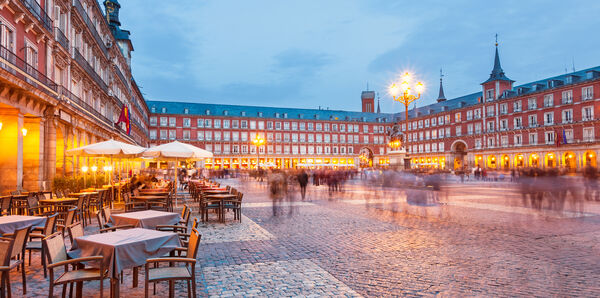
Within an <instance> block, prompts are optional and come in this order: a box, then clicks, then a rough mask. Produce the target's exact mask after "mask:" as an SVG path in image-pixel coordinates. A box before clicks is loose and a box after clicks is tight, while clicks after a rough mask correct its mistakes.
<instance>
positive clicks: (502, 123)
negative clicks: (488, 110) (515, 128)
mask: <svg viewBox="0 0 600 298" xmlns="http://www.w3.org/2000/svg"><path fill="white" fill-rule="evenodd" d="M500 130H501V131H504V130H508V119H502V120H500Z"/></svg>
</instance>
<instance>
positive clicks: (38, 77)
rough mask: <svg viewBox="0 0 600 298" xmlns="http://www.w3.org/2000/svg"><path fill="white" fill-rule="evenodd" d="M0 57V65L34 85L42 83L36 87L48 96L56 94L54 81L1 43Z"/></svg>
mask: <svg viewBox="0 0 600 298" xmlns="http://www.w3.org/2000/svg"><path fill="white" fill-rule="evenodd" d="M0 58H1V60H2V61H0V67H2V68H3V69H5V70H6V71H8V72H10V73H12V74H13V75H15V76H17V77H19V78H21V79H23V80H24V81H26V82H27V83H29V84H31V85H33V86H34V87H38V85H39V84H42V85H43V86H44V87H42V88H38V89H40V90H42V91H43V92H44V93H46V94H48V95H50V96H53V97H56V96H57V92H58V91H57V90H58V88H57V85H56V83H54V81H52V80H51V79H50V78H48V77H47V76H45V75H44V74H42V73H41V72H39V71H38V70H37V69H36V68H35V67H33V66H32V65H29V64H28V63H27V62H25V61H24V60H23V59H21V58H19V57H18V56H17V55H16V54H15V53H13V52H11V51H10V50H9V49H7V48H5V47H4V46H2V45H0ZM11 65H12V66H11ZM15 68H16V69H15Z"/></svg>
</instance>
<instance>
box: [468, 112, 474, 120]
mask: <svg viewBox="0 0 600 298" xmlns="http://www.w3.org/2000/svg"><path fill="white" fill-rule="evenodd" d="M472 119H473V111H472V110H470V111H467V121H469V120H472Z"/></svg>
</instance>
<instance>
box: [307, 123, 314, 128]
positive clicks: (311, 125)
mask: <svg viewBox="0 0 600 298" xmlns="http://www.w3.org/2000/svg"><path fill="white" fill-rule="evenodd" d="M307 126H308V130H313V123H312V122H308V125H307Z"/></svg>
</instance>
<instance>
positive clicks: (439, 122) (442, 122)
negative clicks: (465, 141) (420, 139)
mask: <svg viewBox="0 0 600 298" xmlns="http://www.w3.org/2000/svg"><path fill="white" fill-rule="evenodd" d="M438 124H439V125H444V117H443V116H439V117H438ZM409 129H410V127H409Z"/></svg>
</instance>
